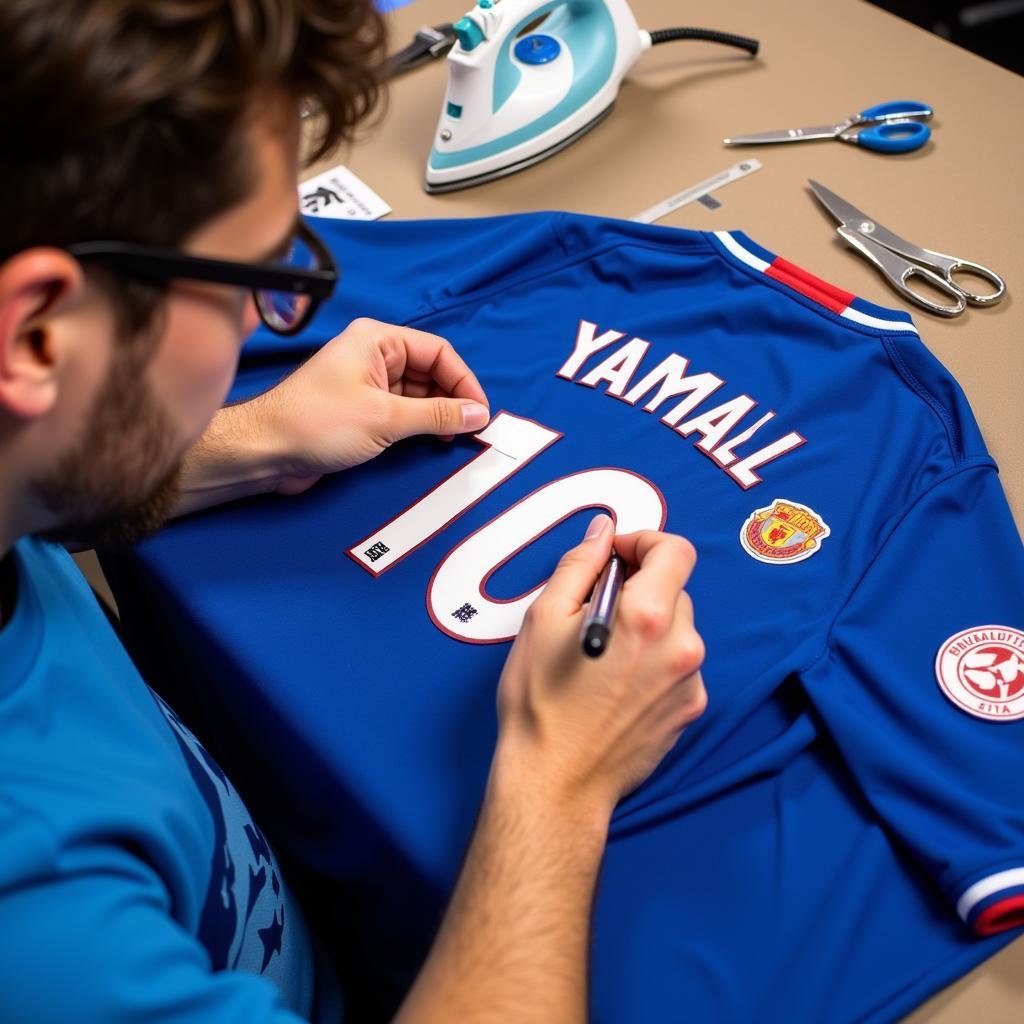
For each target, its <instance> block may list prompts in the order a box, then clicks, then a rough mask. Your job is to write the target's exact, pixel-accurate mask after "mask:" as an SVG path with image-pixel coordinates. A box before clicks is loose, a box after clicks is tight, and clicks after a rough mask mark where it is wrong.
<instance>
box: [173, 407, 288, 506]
mask: <svg viewBox="0 0 1024 1024" xmlns="http://www.w3.org/2000/svg"><path fill="white" fill-rule="evenodd" d="M285 468H286V457H285V453H284V450H283V446H282V445H281V443H280V441H279V438H278V435H277V432H276V431H275V429H274V424H273V422H272V417H271V416H270V415H269V410H268V408H267V404H266V402H265V401H264V397H263V396H258V397H257V398H253V399H250V400H249V401H246V402H240V403H238V404H237V405H229V406H225V407H224V408H223V409H221V410H219V411H218V413H217V414H216V416H214V418H213V419H212V420H211V421H210V424H209V426H208V427H207V428H206V430H205V431H204V433H203V435H202V437H200V438H199V440H198V441H197V442H196V444H195V445H194V446H193V447H192V449H191V450H190V451H189V453H188V454H187V455H186V457H185V461H184V465H183V467H182V477H181V500H180V502H179V505H178V507H177V508H176V509H175V514H176V515H183V514H185V513H188V512H195V511H197V510H198V509H202V508H208V507H209V506H211V505H218V504H221V503H223V502H226V501H233V500H235V499H237V498H244V497H251V496H253V495H257V494H268V493H270V492H272V491H274V490H276V489H277V488H278V486H279V485H280V484H281V481H282V479H283V477H284V475H285Z"/></svg>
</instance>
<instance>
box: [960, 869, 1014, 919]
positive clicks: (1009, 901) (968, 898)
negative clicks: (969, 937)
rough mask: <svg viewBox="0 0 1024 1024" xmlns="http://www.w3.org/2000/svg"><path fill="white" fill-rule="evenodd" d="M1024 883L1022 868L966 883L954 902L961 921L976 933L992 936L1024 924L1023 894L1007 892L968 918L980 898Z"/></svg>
mask: <svg viewBox="0 0 1024 1024" xmlns="http://www.w3.org/2000/svg"><path fill="white" fill-rule="evenodd" d="M1021 886H1024V867H1022V868H1010V869H1008V870H1007V871H998V872H996V874H994V875H989V876H988V877H987V878H982V879H979V880H978V881H977V882H975V883H974V884H973V885H970V886H968V887H967V888H966V889H965V890H964V892H963V895H961V897H960V899H958V900H957V903H956V912H957V913H958V914H959V915H960V918H961V920H963V922H964V923H965V924H968V923H970V924H971V925H972V927H973V928H974V930H975V931H976V932H977V933H978V934H979V935H994V934H995V933H996V932H1001V931H1006V930H1007V929H1008V928H1017V927H1019V926H1020V925H1022V924H1024V893H1020V892H1015V893H1013V894H1012V895H1010V894H1007V896H1006V897H1005V898H1004V899H1001V900H997V901H996V902H995V903H990V904H989V905H988V906H987V907H985V908H984V909H983V910H982V911H981V912H980V913H979V914H978V915H977V916H976V917H975V919H974V921H973V922H971V921H970V917H971V914H972V913H973V912H974V909H975V907H977V906H978V904H979V903H981V902H982V901H983V900H987V899H988V898H989V897H990V896H995V895H996V894H997V893H1000V892H1004V891H1007V890H1009V889H1019V888H1020V887H1021Z"/></svg>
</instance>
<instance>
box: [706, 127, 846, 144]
mask: <svg viewBox="0 0 1024 1024" xmlns="http://www.w3.org/2000/svg"><path fill="white" fill-rule="evenodd" d="M846 127H847V125H846V124H845V123H844V124H822V125H815V126H814V127H813V128H780V129H779V130H778V131H774V132H755V133H754V134H753V135H737V136H735V137H734V138H731V139H723V140H722V141H723V142H724V143H725V144H726V145H727V146H754V145H759V144H760V143H762V142H803V141H804V140H805V139H834V138H835V137H836V136H837V135H838V134H839V133H840V132H841V131H843V129H844V128H846Z"/></svg>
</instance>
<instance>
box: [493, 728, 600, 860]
mask: <svg viewBox="0 0 1024 1024" xmlns="http://www.w3.org/2000/svg"><path fill="white" fill-rule="evenodd" d="M485 800H488V801H494V802H497V803H500V804H502V805H503V806H509V807H517V808H520V811H519V813H521V814H522V815H523V816H525V817H527V818H529V819H530V820H531V821H532V822H533V823H534V824H535V826H536V827H537V828H538V829H541V830H543V831H544V832H545V833H546V834H549V835H550V836H551V837H552V839H553V840H554V839H557V838H558V837H560V836H565V838H566V839H567V840H571V842H572V844H573V846H574V847H576V848H577V849H578V850H579V851H580V853H581V854H583V853H584V852H585V851H590V853H592V854H593V856H594V857H595V858H596V860H597V861H599V860H600V858H601V854H602V852H603V851H604V847H605V845H606V843H607V839H608V823H609V822H610V820H611V815H612V811H613V810H614V809H615V802H616V801H615V797H614V795H613V794H611V793H605V792H603V791H602V790H600V789H598V788H596V787H594V788H589V789H588V788H586V787H583V786H568V785H566V784H564V782H563V781H562V779H561V778H560V777H559V775H558V774H557V773H555V772H553V771H551V770H550V769H549V768H548V767H547V766H546V765H545V764H544V763H543V762H542V761H540V760H539V759H538V758H537V757H536V756H535V754H534V753H533V752H531V751H530V750H528V749H525V748H524V746H523V745H521V744H519V743H516V742H515V741H513V740H510V739H508V738H507V737H501V738H499V741H498V745H497V748H496V749H495V753H494V760H493V761H492V764H491V774H490V777H489V778H488V782H487V794H486V797H485Z"/></svg>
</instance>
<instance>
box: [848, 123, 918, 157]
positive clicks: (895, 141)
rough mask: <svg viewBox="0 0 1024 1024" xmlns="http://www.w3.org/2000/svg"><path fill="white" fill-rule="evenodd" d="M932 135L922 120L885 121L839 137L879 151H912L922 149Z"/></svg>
mask: <svg viewBox="0 0 1024 1024" xmlns="http://www.w3.org/2000/svg"><path fill="white" fill-rule="evenodd" d="M931 135H932V130H931V128H929V127H928V125H926V124H922V123H921V122H920V121H883V122H882V123H881V124H879V125H875V126H874V127H872V128H864V129H863V130H861V131H859V132H844V133H843V134H842V135H840V136H839V137H840V138H841V139H842V140H843V141H844V142H855V143H856V144H857V145H858V146H863V147H864V148H865V149H873V150H875V151H876V152H878V153H911V152H913V151H914V150H915V149H920V148H921V147H922V146H923V145H924V144H925V143H926V142H927V141H928V140H929V139H930V138H931Z"/></svg>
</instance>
